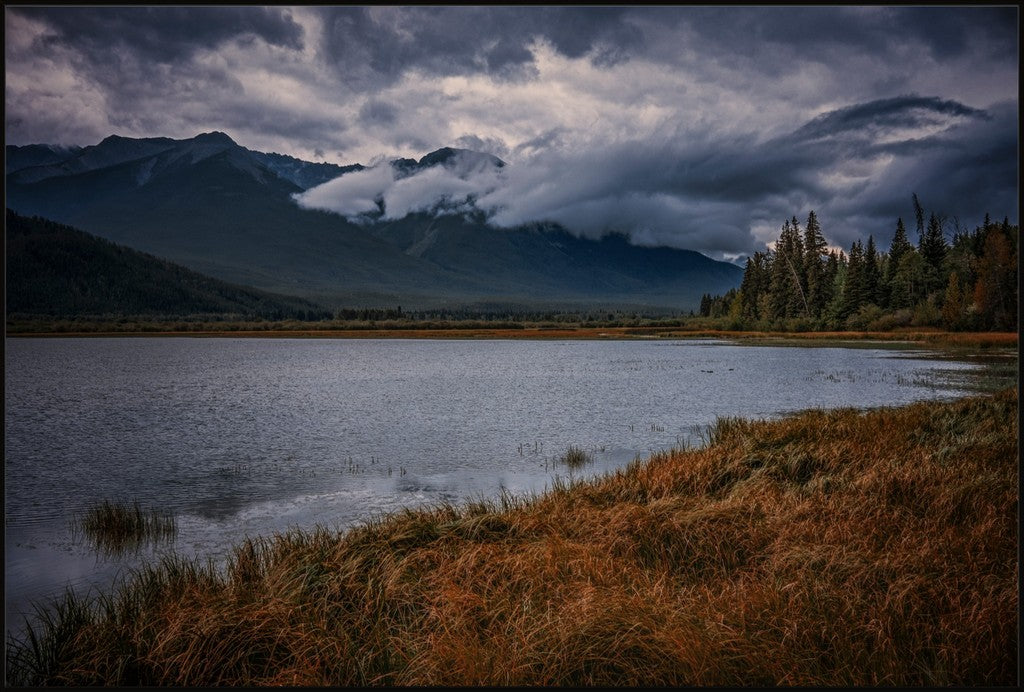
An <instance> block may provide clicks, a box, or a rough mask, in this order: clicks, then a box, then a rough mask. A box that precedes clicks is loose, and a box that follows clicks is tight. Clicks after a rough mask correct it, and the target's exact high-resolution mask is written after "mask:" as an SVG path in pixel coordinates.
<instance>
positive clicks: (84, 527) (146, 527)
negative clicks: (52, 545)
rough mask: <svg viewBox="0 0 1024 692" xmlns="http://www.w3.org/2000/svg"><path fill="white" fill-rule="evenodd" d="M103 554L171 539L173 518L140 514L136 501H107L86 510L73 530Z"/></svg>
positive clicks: (154, 512)
mask: <svg viewBox="0 0 1024 692" xmlns="http://www.w3.org/2000/svg"><path fill="white" fill-rule="evenodd" d="M76 528H78V529H80V530H81V531H82V532H83V533H84V534H85V536H86V538H88V539H89V541H90V542H91V543H92V544H93V545H94V546H95V547H96V549H97V550H100V551H102V552H104V553H110V554H118V553H123V552H126V551H130V550H135V549H138V548H140V547H142V546H143V545H145V544H146V543H155V542H158V541H164V540H171V539H173V538H174V536H175V535H177V525H176V524H175V520H174V515H173V514H172V513H170V512H166V511H160V510H156V509H151V510H145V511H143V509H142V507H140V506H139V503H138V501H137V500H133V501H132V502H130V503H129V502H111V501H110V500H104V501H103V503H102V504H99V505H95V506H93V507H90V508H89V509H87V510H86V511H85V513H84V514H83V515H82V517H81V518H80V519H79V520H78V525H77V527H76Z"/></svg>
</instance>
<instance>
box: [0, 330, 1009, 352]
mask: <svg viewBox="0 0 1024 692" xmlns="http://www.w3.org/2000/svg"><path fill="white" fill-rule="evenodd" d="M5 336H6V337H8V338H112V337H193V338H265V339H275V338H276V339H465V340H471V339H501V340H519V339H524V340H555V339H587V340H630V339H699V338H716V339H729V340H737V341H757V340H766V341H772V342H779V341H791V342H792V341H795V342H817V341H829V342H834V341H844V342H857V341H861V342H863V341H881V342H909V343H919V344H925V345H948V346H953V347H967V348H971V347H975V348H993V347H994V348H1016V347H1017V346H1018V335H1017V333H1016V332H947V331H941V330H914V331H897V332H838V331H829V332H765V331H726V330H719V329H687V328H685V327H672V326H666V327H658V326H652V327H525V326H524V327H521V328H515V329H513V328H507V327H494V328H490V327H465V328H460V327H450V328H422V329H421V328H372V327H367V328H323V329H317V328H296V329H292V328H281V329H278V328H269V329H230V328H227V329H196V330H193V329H154V330H145V329H133V330H124V331H120V330H104V331H25V332H21V331H17V332H6V333H5Z"/></svg>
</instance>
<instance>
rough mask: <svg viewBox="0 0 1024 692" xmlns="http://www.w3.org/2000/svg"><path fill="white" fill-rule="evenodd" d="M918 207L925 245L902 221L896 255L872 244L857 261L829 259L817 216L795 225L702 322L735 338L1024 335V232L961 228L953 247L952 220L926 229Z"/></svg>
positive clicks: (839, 255) (856, 254) (993, 226)
mask: <svg viewBox="0 0 1024 692" xmlns="http://www.w3.org/2000/svg"><path fill="white" fill-rule="evenodd" d="M913 201H914V213H915V221H916V226H917V228H916V230H917V243H916V245H915V244H914V243H911V242H910V239H909V238H908V236H907V229H906V227H905V225H904V222H903V219H902V217H900V218H898V219H897V220H896V230H895V232H894V234H893V238H892V242H891V244H890V246H889V250H888V252H883V251H880V250H879V249H878V248H877V246H876V244H875V240H874V237H873V236H871V235H869V236H868V238H867V242H866V243H865V242H863V241H862V240H860V239H858V240H855V241H854V242H853V243H852V245H851V246H850V250H849V253H846V252H843V251H842V250H835V249H831V250H830V249H829V248H828V245H827V243H826V241H825V237H824V234H823V231H822V227H821V223H820V222H819V221H818V217H817V216H816V214H815V213H814V211H811V212H810V213H809V214H808V215H807V220H806V222H805V223H804V224H803V226H802V227H801V224H800V221H799V220H798V219H797V217H796V216H793V217H792V218H790V219H788V220H786V221H785V223H783V225H782V231H781V233H780V235H779V238H778V240H777V241H776V243H775V247H774V248H773V249H768V250H765V251H759V252H755V253H754V254H753V255H752V256H751V257H749V258H748V259H747V263H746V267H745V269H744V273H743V281H742V283H741V284H740V287H739V288H738V289H732V290H730V291H729V292H727V293H726V294H725V295H720V296H712V295H709V294H705V295H704V296H703V297H702V299H701V304H700V315H701V316H703V317H713V318H721V320H722V321H723V322H724V325H725V326H726V328H728V329H760V330H777V331H810V330H821V329H824V330H872V331H874V330H887V329H892V328H895V327H902V326H915V327H924V326H928V327H942V328H944V329H948V330H952V331H1013V330H1016V328H1017V300H1018V296H1017V242H1018V236H1019V227H1018V226H1017V225H1011V224H1010V222H1009V219H1008V218H1006V217H1004V219H1003V221H1002V222H1001V223H998V222H993V221H992V220H991V219H990V218H989V215H988V214H986V215H985V220H984V222H983V223H982V225H980V226H977V227H975V228H974V230H971V231H969V230H966V229H964V228H961V226H960V223H959V220H957V219H954V220H953V228H952V237H951V240H950V241H947V230H948V226H949V225H950V224H949V220H948V219H947V218H946V217H945V216H944V215H941V214H935V213H931V214H929V215H928V219H927V222H926V221H925V211H924V209H923V207H922V206H921V203H920V201H919V200H918V198H917V195H916V194H915V195H913Z"/></svg>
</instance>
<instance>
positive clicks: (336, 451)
mask: <svg viewBox="0 0 1024 692" xmlns="http://www.w3.org/2000/svg"><path fill="white" fill-rule="evenodd" d="M979 368H980V366H977V365H972V364H969V363H963V362H955V361H949V360H940V359H938V358H937V357H936V356H934V354H928V353H925V352H922V351H913V350H908V349H906V348H903V349H895V348H893V347H892V346H888V347H884V348H883V347H881V345H878V347H871V346H869V347H865V345H864V344H860V345H859V347H857V348H843V347H839V346H815V347H791V346H764V345H759V346H754V345H737V344H734V343H730V342H725V341H716V340H632V341H562V342H558V341H524V340H511V341H502V340H493V341H483V340H482V341H476V340H473V341H468V340H467V341H458V340H455V341H452V340H436V341H435V340H360V339H352V340H333V339H322V340H321V339H276V338H275V339H233V338H216V339H201V338H187V337H181V338H156V337H154V338H81V339H79V338H57V339H31V338H10V339H7V340H6V356H5V392H4V396H5V414H4V427H5V467H4V469H5V470H4V476H5V515H6V517H5V518H6V526H5V539H6V540H5V574H6V580H5V581H6V592H5V613H6V617H7V623H8V625H7V626H8V628H9V629H10V628H11V627H18V626H20V623H21V617H20V614H22V613H25V612H28V611H29V610H30V608H29V603H30V601H32V600H35V599H40V598H44V597H49V596H51V595H55V594H59V593H60V592H61V591H62V590H63V589H64V588H65V586H68V585H70V586H72V587H74V588H77V589H87V588H90V587H92V586H96V587H99V588H107V587H108V586H109V584H110V583H111V582H112V580H113V579H114V578H115V576H116V575H117V574H119V573H124V571H125V570H128V569H130V568H133V567H135V566H137V565H138V564H140V561H142V560H149V559H151V558H153V557H154V556H157V555H159V554H161V553H164V552H169V551H175V552H177V553H179V554H184V555H189V556H192V555H196V556H199V557H201V558H204V559H205V558H212V559H214V560H217V561H219V560H223V559H224V557H225V556H226V555H227V554H228V552H229V549H230V547H231V546H232V545H234V544H236V543H238V542H239V541H240V540H241V539H242V538H243V537H245V536H247V535H248V536H256V535H261V534H262V535H269V534H272V533H274V532H281V531H285V530H287V529H289V528H292V527H311V526H312V525H314V524H317V523H319V524H323V525H325V526H328V527H337V528H344V527H347V526H351V525H353V524H354V523H357V522H359V521H362V520H365V519H368V518H371V517H373V516H376V515H379V514H380V513H383V512H389V511H393V510H395V509H398V508H400V507H405V506H417V505H422V504H432V503H436V502H439V501H447V502H455V503H457V502H459V501H462V500H465V499H473V498H480V497H494V496H496V495H498V494H499V493H500V492H501V491H502V490H506V491H509V492H511V493H513V494H524V493H532V492H542V491H543V490H544V489H545V488H546V487H548V486H549V485H550V484H551V482H552V480H553V479H554V478H555V476H562V477H567V476H569V471H568V470H567V469H566V467H565V466H564V465H562V464H558V463H556V462H557V459H558V458H559V457H560V456H561V455H562V454H563V453H564V452H565V451H566V450H567V449H568V447H569V446H570V445H575V446H579V447H583V448H584V449H586V450H588V451H589V452H590V453H591V454H592V456H593V462H592V463H590V464H588V465H587V466H586V467H585V468H584V469H582V470H581V471H576V472H574V474H575V475H576V476H580V475H593V474H597V473H602V472H605V471H608V470H611V469H614V468H616V467H620V466H623V465H625V464H627V463H628V462H629V461H631V460H632V459H633V458H635V457H636V456H637V455H644V456H646V455H647V454H649V453H650V452H652V451H656V450H661V449H668V448H671V447H675V446H679V445H687V444H699V443H700V440H701V433H702V432H703V431H704V429H705V426H707V425H708V424H710V423H713V422H714V420H715V418H716V417H717V416H744V417H755V418H766V417H777V416H780V415H783V414H785V413H787V412H792V411H797V410H801V409H805V408H814V407H823V408H831V407H838V406H855V407H875V406H882V405H899V404H905V403H909V402H912V401H918V400H925V399H949V398H954V397H957V396H961V395H963V394H965V393H967V387H968V386H969V385H968V383H969V381H970V377H971V375H972V373H973V372H974V371H975V370H977V369H979ZM103 500H129V501H130V500H138V501H139V503H140V504H141V505H142V507H143V508H158V509H167V510H171V511H173V512H174V513H175V515H176V516H177V523H178V535H177V538H176V539H175V540H174V542H173V543H169V544H164V545H160V546H156V547H153V548H149V549H146V550H145V551H144V552H142V553H141V554H134V555H127V556H122V557H110V556H104V555H101V554H97V553H96V552H95V551H94V550H93V549H92V548H91V547H90V545H89V544H88V543H87V542H86V541H85V540H84V539H83V538H82V537H81V536H80V535H78V534H77V533H76V532H73V531H72V529H71V522H72V520H73V519H74V518H75V517H76V516H78V515H80V513H81V512H82V511H84V509H85V508H87V507H89V506H90V505H94V504H97V503H99V502H101V501H103Z"/></svg>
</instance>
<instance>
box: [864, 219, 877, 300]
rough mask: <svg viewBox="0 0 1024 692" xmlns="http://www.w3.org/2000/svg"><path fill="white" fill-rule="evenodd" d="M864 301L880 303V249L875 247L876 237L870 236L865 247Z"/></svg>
mask: <svg viewBox="0 0 1024 692" xmlns="http://www.w3.org/2000/svg"><path fill="white" fill-rule="evenodd" d="M863 278H864V302H865V303H872V304H874V305H878V304H879V303H880V302H881V301H880V300H879V287H880V284H881V273H880V272H879V268H878V251H877V250H876V249H875V238H874V236H873V235H869V236H868V245H867V247H866V248H864V272H863Z"/></svg>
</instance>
